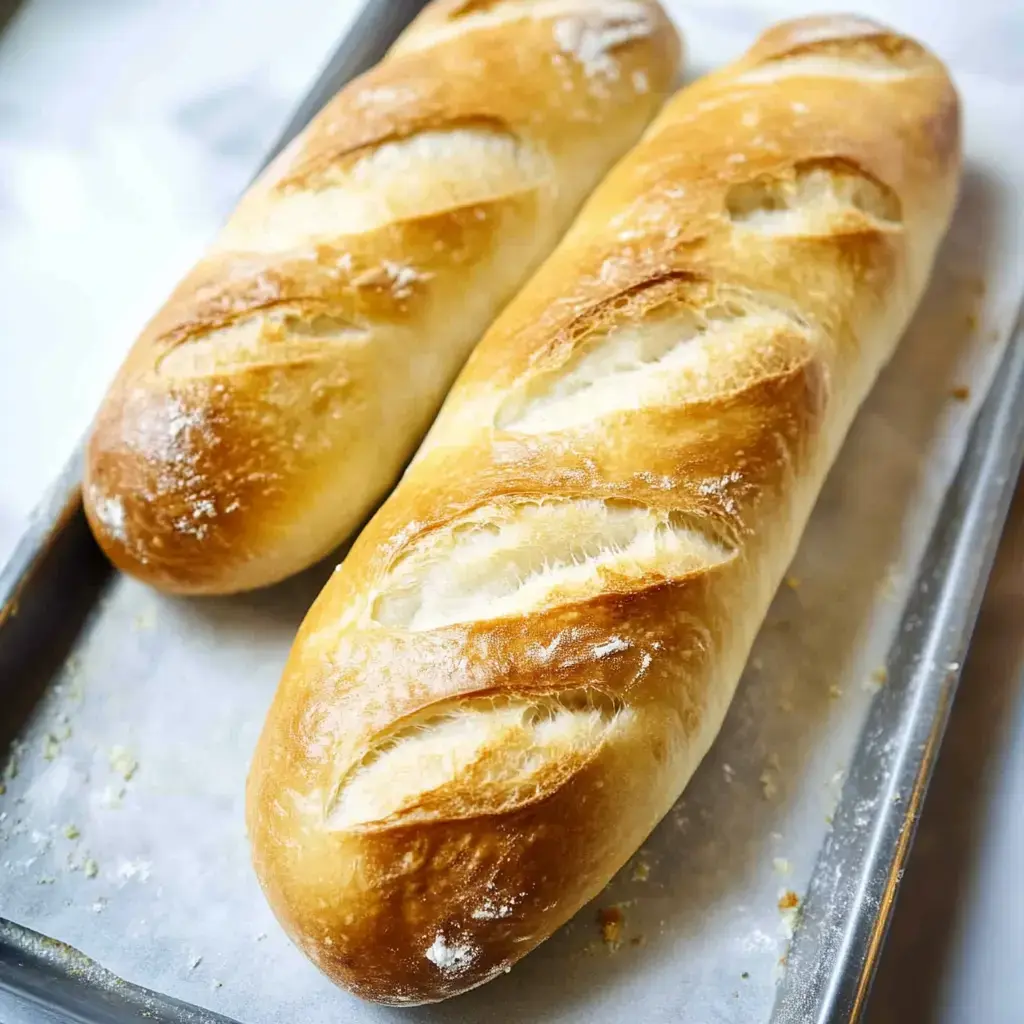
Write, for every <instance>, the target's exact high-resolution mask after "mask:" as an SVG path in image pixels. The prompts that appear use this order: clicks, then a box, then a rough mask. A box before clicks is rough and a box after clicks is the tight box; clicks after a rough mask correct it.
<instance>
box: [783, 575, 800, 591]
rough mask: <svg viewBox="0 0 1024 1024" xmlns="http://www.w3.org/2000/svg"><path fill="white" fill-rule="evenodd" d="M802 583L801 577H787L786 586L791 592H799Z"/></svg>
mask: <svg viewBox="0 0 1024 1024" xmlns="http://www.w3.org/2000/svg"><path fill="white" fill-rule="evenodd" d="M802 582H803V581H802V580H801V579H800V577H799V576H787V577H786V586H787V587H789V589H790V590H799V589H800V584H801V583H802Z"/></svg>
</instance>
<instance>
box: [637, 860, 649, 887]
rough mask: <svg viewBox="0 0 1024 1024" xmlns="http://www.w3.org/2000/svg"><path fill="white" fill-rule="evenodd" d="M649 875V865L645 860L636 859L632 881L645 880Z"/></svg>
mask: <svg viewBox="0 0 1024 1024" xmlns="http://www.w3.org/2000/svg"><path fill="white" fill-rule="evenodd" d="M650 877H651V866H650V864H648V863H647V862H646V861H643V860H642V861H638V862H637V864H635V865H634V867H633V881H634V882H646V881H647V879H648V878H650Z"/></svg>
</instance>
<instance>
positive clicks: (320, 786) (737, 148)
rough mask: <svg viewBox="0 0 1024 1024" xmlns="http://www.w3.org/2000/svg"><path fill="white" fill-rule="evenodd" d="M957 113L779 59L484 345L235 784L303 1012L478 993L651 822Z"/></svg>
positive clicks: (912, 59) (640, 171) (724, 697)
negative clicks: (333, 986)
mask: <svg viewBox="0 0 1024 1024" xmlns="http://www.w3.org/2000/svg"><path fill="white" fill-rule="evenodd" d="M958 110H959V107H958V100H957V96H956V92H955V90H954V87H953V85H952V83H951V81H950V79H949V77H948V75H947V74H946V72H945V70H944V69H943V67H942V65H941V64H940V63H939V62H938V61H937V60H936V59H935V58H934V57H933V56H931V55H930V54H929V53H928V52H927V51H925V50H924V49H923V48H922V47H920V46H919V45H918V44H916V43H914V42H913V41H911V40H908V39H906V38H904V37H902V36H899V35H897V34H895V33H893V32H891V31H889V30H888V29H886V28H884V27H881V26H878V25H875V24H873V23H870V22H864V21H861V20H851V19H836V18H819V19H805V20H801V21H795V22H788V23H784V24H782V25H779V26H777V27H775V28H773V29H772V30H770V31H769V32H767V33H766V34H765V35H764V36H762V37H761V39H759V40H758V42H757V43H756V44H755V45H754V46H753V48H752V49H751V50H750V51H749V52H748V53H747V54H746V55H745V56H744V57H742V58H741V59H740V60H739V61H737V62H736V63H735V64H733V65H731V66H729V67H728V68H725V69H724V70H722V71H721V72H719V73H716V74H714V75H712V76H709V77H708V78H707V79H704V80H702V81H700V82H698V83H697V84H696V85H694V86H692V87H691V88H690V89H688V90H685V91H684V92H682V93H681V94H679V95H678V96H677V97H676V98H675V99H674V100H672V101H670V103H669V104H668V105H667V106H666V108H665V110H664V111H663V113H662V114H661V116H660V117H659V118H658V119H657V120H656V121H655V123H654V124H653V125H652V126H651V127H650V129H649V130H648V131H647V133H646V135H645V137H644V139H643V141H642V142H641V143H640V144H639V145H638V146H637V147H636V148H635V149H634V151H633V152H632V153H631V154H630V155H629V156H627V157H626V158H625V159H624V160H623V161H622V162H621V163H620V164H619V165H618V166H617V167H616V169H615V170H614V171H613V172H612V173H611V174H610V175H609V177H608V178H607V179H606V180H605V181H604V183H603V184H602V185H601V186H600V187H599V189H598V190H597V191H596V192H595V194H594V195H593V196H592V198H591V199H590V201H589V202H588V203H587V205H586V206H585V208H584V210H583V212H582V213H581V215H580V217H579V218H578V219H577V221H576V223H575V225H574V226H573V228H572V229H571V230H570V232H569V233H568V235H567V236H566V237H565V239H564V240H563V241H562V243H561V244H560V246H559V247H558V249H557V250H556V251H555V252H554V254H553V255H552V256H551V257H550V258H549V260H548V261H547V262H546V263H545V265H544V266H543V267H542V268H541V269H540V271H539V272H538V273H537V274H536V275H535V277H534V278H533V279H532V280H531V282H530V283H529V284H528V285H527V286H526V288H525V289H524V290H523V291H522V292H521V293H520V294H519V295H518V297H517V298H516V299H515V300H514V301H513V302H512V303H511V304H510V305H509V306H508V308H507V309H506V310H505V312H504V313H503V315H502V316H501V317H500V318H499V319H498V321H497V322H496V323H495V324H494V325H493V327H492V328H491V330H490V331H489V332H488V334H487V335H486V337H485V338H484V340H483V341H482V342H481V344H480V345H479V346H478V348H477V349H476V351H475V352H474V354H473V356H472V357H471V358H470V360H469V362H468V364H467V366H466V367H465V369H464V371H463V372H462V374H461V376H460V377H459V380H458V382H457V383H456V385H455V387H454V389H453V390H452V392H451V393H450V395H449V397H448V399H447V401H446V403H445V406H444V408H443V410H442V412H441V415H440V416H439V418H438V420H437V422H436V423H435V425H434V427H433V429H432V430H431V432H430V434H429V436H428V438H427V440H426V442H425V443H424V445H423V447H422V448H421V450H420V452H419V453H418V455H417V458H416V460H415V461H414V462H413V464H412V466H411V467H410V469H409V470H408V472H407V473H406V475H405V477H404V478H403V480H402V482H401V483H400V485H399V486H398V488H397V489H396V490H395V492H394V493H393V494H392V496H391V497H390V498H389V500H388V501H387V502H386V503H385V504H384V506H383V507H382V508H381V510H380V511H379V513H378V514H377V515H376V516H375V518H374V519H373V520H372V521H371V522H370V524H369V526H368V527H367V528H366V530H365V531H364V532H363V533H362V535H361V536H360V537H359V538H358V540H357V541H356V543H355V545H354V547H353V548H352V550H351V553H350V554H349V556H348V558H347V559H346V561H345V563H344V564H343V565H342V566H341V567H340V568H339V571H338V572H336V573H335V574H334V576H333V577H332V579H331V580H330V582H329V583H328V584H327V586H326V587H325V589H324V590H323V592H322V593H321V595H320V597H319V599H318V600H317V602H316V603H315V605H314V606H313V608H312V609H311V611H310V613H309V615H308V617H307V619H306V621H305V622H304V624H303V626H302V629H301V631H300V633H299V636H298V638H297V640H296V643H295V646H294V648H293V651H292V654H291V657H290V659H289V662H288V665H287V667H286V669H285V673H284V678H283V680H282V683H281V686H280V689H279V691H278V693H277V696H276V698H275V701H274V704H273V706H272V708H271V710H270V713H269V716H268V719H267V722H266V725H265V728H264V732H263V735H262V737H261V739H260V742H259V745H258V748H257V751H256V755H255V759H254V762H253V766H252V770H251V775H250V779H249V789H248V823H249V831H250V837H251V840H252V846H253V855H254V863H255V866H256V871H257V873H258V875H259V878H260V881H261V883H262V885H263V888H264V891H265V892H266V894H267V897H268V899H269V901H270V904H271V906H272V907H273V909H274V911H275V913H276V914H277V916H278V918H279V920H280V921H281V923H282V924H283V925H284V927H285V928H286V930H287V931H288V933H289V934H290V935H291V936H292V938H293V939H294V940H295V941H296V942H297V943H298V945H299V946H300V947H301V948H302V949H303V950H304V951H305V952H306V954H307V955H308V956H309V957H310V958H311V959H312V960H313V961H314V962H315V963H316V964H318V965H319V967H320V968H321V969H322V970H324V971H325V972H326V973H327V974H328V975H330V976H331V977H332V978H333V979H334V980H336V981H337V982H339V983H340V984H342V985H345V986H347V987H348V988H350V989H351V990H352V991H353V992H355V993H357V994H358V995H360V996H363V997H364V998H368V999H373V1000H377V1001H380V1002H385V1003H396V1004H397V1003H417V1002H429V1001H434V1000H439V999H443V998H446V997H448V996H451V995H454V994H456V993H459V992H463V991H465V990H467V989H469V988H472V987H474V986H476V985H479V984H481V983H483V982H484V981H486V980H488V979H489V978H491V977H494V976H495V975H496V974H498V973H500V972H502V971H504V970H506V969H507V968H508V967H509V966H510V965H511V964H513V963H515V961H516V960H518V959H519V958H520V957H521V956H523V955H524V954H525V953H527V952H528V951H529V950H530V949H532V948H534V947H535V946H536V945H537V944H538V943H539V942H541V941H542V940H543V939H545V938H546V937H547V936H549V935H550V934H551V933H552V932H553V931H554V930H555V929H556V928H557V927H559V926H560V925H561V924H562V923H564V922H565V921H567V920H568V919H569V918H570V917H571V916H572V915H573V914H574V913H575V912H576V911H577V910H578V909H579V908H580V907H581V906H582V905H583V904H585V903H586V902H587V901H588V900H590V899H591V898H593V897H594V896H595V895H596V894H597V893H598V892H599V891H600V890H601V889H602V887H603V886H604V885H605V884H606V883H607V882H608V880H609V879H610V878H611V877H612V875H613V874H614V873H615V871H616V870H618V869H619V868H620V867H621V866H622V865H623V864H624V863H625V862H626V860H627V859H628V858H629V857H630V856H631V855H632V854H633V853H634V851H635V850H636V849H637V847H638V846H639V845H640V843H641V842H642V841H643V839H644V838H645V837H646V836H647V834H648V833H649V832H650V830H651V829H652V828H653V827H654V825H655V824H656V823H657V822H658V820H659V819H660V818H661V817H662V816H663V815H664V814H665V813H666V811H667V810H668V809H669V808H670V807H671V805H672V804H673V802H674V801H675V800H676V799H677V798H678V796H679V794H680V792H681V791H682V789H683V788H684V786H685V785H686V783H687V782H688V780H689V778H690V776H691V775H692V773H693V771H694V769H695V768H696V766H697V764H698V763H699V762H700V760H701V758H702V757H703V756H704V754H705V752H706V751H707V749H708V747H709V746H710V744H711V742H712V740H713V739H714V737H715V735H716V734H717V732H718V730H719V727H720V725H721V722H722V719H723V717H724V715H725V712H726V709H727V708H728V705H729V703H730V701H731V699H732V695H733V692H734V690H735V686H736V683H737V681H738V679H739V676H740V673H741V671H742V668H743V665H744V662H745V660H746V658H747V655H748V652H749V649H750V646H751V644H752V642H753V639H754V636H755V634H756V632H757V630H758V629H759V627H760V625H761V622H762V621H763V618H764V615H765V613H766V610H767V608H768V604H769V602H770V600H771V597H772V595H773V593H774V591H775V589H776V587H777V586H778V584H779V582H780V580H781V578H782V575H783V573H784V572H785V569H786V566H787V565H788V563H789V561H790V559H791V557H792V555H793V553H794V551H795V548H796V545H797V542H798V540H799V537H800V534H801V532H802V530H803V527H804V525H805V523H806V520H807V518H808V515H809V513H810V511H811V508H812V506H813V503H814V500H815V498H816V496H817V493H818V491H819V489H820V487H821V484H822V482H823V479H824V477H825V475H826V473H827V471H828V469H829V467H830V465H831V463H832V461H833V460H834V458H835V456H836V454H837V452H838V449H839V447H840V445H841V443H842V440H843V437H844V435H845V433H846V431H847V429H848V427H849V425H850V422H851V420H852V418H853V416H854V414H855V412H856V410H857V408H858V406H859V405H860V403H861V402H862V400H863V399H864V397H865V395H866V394H867V392H868V390H869V389H870V387H871V385H872V383H873V381H874V379H875V377H876V375H877V374H878V372H879V371H880V369H881V368H882V366H883V365H884V364H885V362H886V361H887V360H888V358H889V357H890V355H891V353H892V352H893V350H894V348H895V346H896V344H897V342H898V339H899V337H900V336H901V334H902V332H903V330H904V328H905V326H906V323H907V321H908V319H909V317H910V315H911V313H912V311H913V309H914V308H915V306H916V304H917V303H918V301H919V299H920V297H921V295H922V292H923V290H924V287H925V285H926V282H927V280H928V277H929V274H930V271H931V266H932V263H933V260H934V256H935V253H936V250H937V247H938V244H939V242H940V240H941V238H942V236H943V234H944V232H945V230H946V228H947V226H948V223H949V221H950V218H951V215H952V210H953V206H954V202H955V197H956V191H957V187H958V181H959V176H960V141H959V139H960V132H959V113H958Z"/></svg>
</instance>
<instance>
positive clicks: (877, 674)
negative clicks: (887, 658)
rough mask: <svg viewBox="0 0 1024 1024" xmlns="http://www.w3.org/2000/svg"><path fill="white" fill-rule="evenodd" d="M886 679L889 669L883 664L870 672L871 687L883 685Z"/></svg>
mask: <svg viewBox="0 0 1024 1024" xmlns="http://www.w3.org/2000/svg"><path fill="white" fill-rule="evenodd" d="M888 681H889V671H888V669H886V667H885V666H884V665H881V666H880V667H879V668H876V669H875V671H874V672H872V673H871V683H872V684H873V686H872V688H874V687H878V686H885V684H886V683H887V682H888Z"/></svg>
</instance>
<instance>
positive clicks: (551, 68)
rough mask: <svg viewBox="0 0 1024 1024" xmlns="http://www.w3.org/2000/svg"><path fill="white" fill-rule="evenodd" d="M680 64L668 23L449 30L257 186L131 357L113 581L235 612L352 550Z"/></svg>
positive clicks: (101, 535)
mask: <svg viewBox="0 0 1024 1024" xmlns="http://www.w3.org/2000/svg"><path fill="white" fill-rule="evenodd" d="M678 59H679V41H678V37H677V35H676V33H675V30H674V29H673V28H672V26H671V24H670V22H669V21H668V20H667V18H666V17H665V15H664V13H663V12H662V11H661V9H660V7H659V6H658V5H657V4H656V3H654V2H653V0H536V2H533V3H523V2H521V0H505V2H502V3H497V2H495V3H475V4H466V3H453V2H450V0H449V2H436V3H434V4H431V5H430V6H429V7H428V8H427V9H426V10H425V11H424V13H423V14H422V15H421V16H420V18H419V19H417V21H416V22H415V23H414V24H413V25H412V26H411V27H410V28H409V29H408V31H407V32H406V33H405V34H404V35H403V37H402V38H401V39H400V40H399V41H398V43H396V45H395V46H394V48H393V49H392V51H391V52H390V53H389V55H388V56H387V57H386V58H385V60H384V61H383V62H382V63H381V64H379V65H378V66H377V67H375V68H373V69H372V70H371V71H369V72H368V73H367V74H365V75H363V76H362V77H360V78H359V79H357V80H355V81H354V82H352V83H351V84H350V85H348V86H347V87H346V88H344V89H343V90H342V91H341V92H340V93H339V94H338V95H337V96H336V97H335V98H334V99H333V100H332V101H331V102H330V103H329V104H328V105H327V106H326V107H325V108H324V110H323V111H321V113H320V114H319V115H318V116H317V117H316V118H315V119H314V121H313V122H312V123H311V124H310V126H309V127H308V128H307V129H306V131H305V132H303V133H302V135H301V136H300V137H299V138H298V139H297V140H296V141H295V142H294V143H293V144H292V145H290V146H289V147H288V148H287V149H286V150H285V152H284V153H282V154H281V155H280V157H279V158H278V159H277V160H275V161H274V163H273V164H272V165H271V167H269V168H268V169H267V171H266V172H265V173H264V174H263V175H262V176H261V178H260V179H259V180H258V181H257V182H256V183H255V184H254V185H253V187H252V188H251V189H250V190H249V192H248V193H247V194H246V195H245V196H244V197H243V199H242V200H241V202H240V204H239V205H238V207H237V209H236V210H235V212H234V214H233V215H232V217H231V218H230V220H229V221H228V223H227V225H226V226H225V228H224V229H223V231H222V232H221V234H220V235H219V237H218V238H217V240H216V241H215V242H214V244H213V246H212V247H211V248H210V249H209V251H208V252H207V253H206V254H205V256H204V257H203V258H202V259H201V260H200V262H199V263H198V264H197V265H196V267H195V268H194V269H193V270H192V271H191V272H190V273H189V274H188V275H187V276H186V277H185V279H184V280H183V281H182V282H181V283H180V284H179V285H178V287H177V288H176V290H175V291H174V293H173V294H172V295H171V297H170V299H169V300H168V301H167V303H166V304H165V305H164V307H163V308H162V309H161V310H160V311H159V312H158V313H157V314H156V316H155V317H154V318H153V319H152V320H151V321H150V323H149V324H148V325H147V326H146V328H145V329H144V330H143V332H142V334H141V336H140V337H139V339H138V341H137V342H136V344H135V346H134V347H133V348H132V350H131V351H130V353H129V355H128V356H127V358H126V360H125V362H124V364H123V366H122V367H121V370H120V372H119V373H118V375H117V377H116V379H115V380H114V382H113V384H112V385H111V388H110V390H109V392H108V394H107V396H106V398H105V400H104V402H103V404H102V407H101V408H100V410H99V413H98V415H97V417H96V420H95V423H94V426H93V429H92V432H91V436H90V439H89V443H88V449H87V460H86V471H85V484H84V498H85V509H86V514H87V516H88V518H89V522H90V525H91V526H92V529H93V532H94V533H95V535H96V538H97V540H98V541H99V543H100V545H101V546H102V547H103V549H104V550H105V551H106V553H107V554H108V555H109V557H110V558H111V559H112V561H113V562H114V563H115V564H116V565H117V566H118V567H119V568H120V569H122V570H124V571H125V572H128V573H131V574H132V575H134V576H137V577H139V578H140V579H143V580H145V581H146V582H148V583H151V584H153V585H155V586H157V587H160V588H162V589H165V590H168V591H175V592H181V593H228V592H232V591H239V590H247V589H250V588H253V587H258V586H263V585H266V584H269V583H273V582H275V581H276V580H279V579H281V578H283V577H285V576H288V575H291V574H292V573H295V572H297V571H299V570H300V569H302V568H304V567H306V566H308V565H309V564H311V563H313V562H314V561H316V560H318V559H319V558H322V557H323V556H325V555H326V554H327V553H328V552H330V551H331V550H332V549H333V548H335V547H336V546H337V545H338V544H339V543H341V541H343V540H344V539H345V538H346V537H347V536H348V535H349V534H350V533H351V532H352V531H353V530H354V529H355V528H356V527H357V526H358V525H359V524H360V523H361V522H362V521H363V520H364V519H365V517H366V516H367V515H368V513H369V512H370V511H371V510H372V508H373V506H374V505H375V504H376V503H377V502H378V501H379V500H380V499H381V498H382V497H383V495H384V494H385V493H386V491H387V489H388V488H389V487H390V486H391V485H392V484H393V483H394V481H395V479H396V478H397V476H398V474H399V472H400V471H401V469H402V467H403V465H404V464H405V463H406V462H407V461H408V459H409V457H410V455H411V454H412V453H413V451H414V450H415V447H416V445H417V444H418V443H419V442H420V441H421V440H422V438H423V435H424V433H425V432H426V430H427V428H428V426H429V425H430V422H431V420H432V419H433V417H434V415H435V414H436V412H437V409H438V407H439V405H440V404H441V401H442V400H443V398H444V394H445V392H446V391H447V389H448V387H449V386H450V384H451V382H452V380H453V379H454V377H455V375H456V373H457V372H458V370H459V369H460V367H461V365H462V363H463V362H464V360H465V358H466V356H467V355H468V353H469V351H470V349H471V348H472V346H473V344H475V342H476V341H477V340H478V339H479V337H480V335H481V334H482V333H483V331H484V330H485V328H486V327H487V326H488V325H489V324H490V323H491V321H492V320H493V319H494V317H495V316H496V315H497V313H498V312H499V310H500V309H501V307H502V306H503V305H504V304H505V303H506V302H507V301H508V300H509V299H510V298H511V297H512V295H513V294H514V293H515V290H516V289H517V288H518V287H519V285H520V284H521V283H522V282H523V281H524V280H525V278H526V277H527V276H528V274H529V273H530V272H531V271H532V270H533V269H534V268H535V267H536V266H537V264H538V263H539V262H540V261H541V259H543V258H544V257H545V256H546V255H547V254H548V253H549V252H550V251H551V249H552V248H553V246H554V245H555V243H556V241H557V240H558V237H559V235H560V234H561V233H562V232H563V231H564V230H565V228H566V227H567V225H568V224H569V222H570V220H571V218H572V216H573V214H574V213H575V212H576V209H577V208H578V206H579V204H580V203H581V202H582V201H583V199H584V198H585V196H586V194H587V193H588V192H589V191H590V190H591V189H592V188H593V187H594V185H595V184H596V183H597V181H599V180H600V177H601V175H602V173H603V172H604V170H606V169H607V168H608V167H609V166H610V165H611V163H612V162H613V161H614V160H615V159H616V158H617V157H618V156H619V155H620V154H622V153H623V152H624V151H625V150H626V149H628V147H629V146H630V145H631V144H632V143H633V142H635V141H636V139H637V138H638V137H639V135H640V133H641V132H642V130H643V128H644V127H645V126H646V124H647V123H648V122H649V121H650V119H651V118H652V117H653V116H654V114H655V112H656V111H657V109H658V107H659V106H660V105H661V103H662V101H663V100H664V98H665V96H666V95H667V94H668V92H669V90H670V89H671V87H672V85H673V83H674V81H675V76H676V73H677V69H678Z"/></svg>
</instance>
